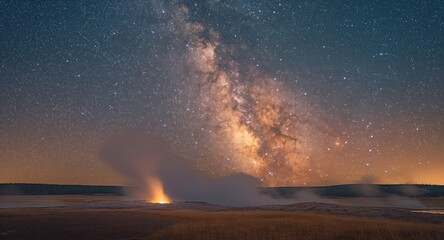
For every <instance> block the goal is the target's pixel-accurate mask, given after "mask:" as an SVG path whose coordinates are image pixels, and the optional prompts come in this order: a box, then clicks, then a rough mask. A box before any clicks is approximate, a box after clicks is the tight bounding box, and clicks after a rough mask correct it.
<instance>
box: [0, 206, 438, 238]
mask: <svg viewBox="0 0 444 240" xmlns="http://www.w3.org/2000/svg"><path fill="white" fill-rule="evenodd" d="M0 239H17V240H20V239H178V240H180V239H183V240H188V239H215V240H217V239H221V240H222V239H241V240H249V239H255V240H257V239H301V240H309V239H310V240H323V239H326V240H327V239H328V240H334V239H341V240H343V239H360V240H363V239H381V240H383V239H384V240H405V239H418V240H427V239H430V240H441V239H444V225H442V224H420V223H412V222H404V221H395V220H381V219H367V218H357V217H345V216H330V215H318V214H310V213H285V212H271V211H229V212H227V211H222V212H206V211H152V210H149V211H147V210H76V211H74V210H54V211H43V210H39V211H3V212H0Z"/></svg>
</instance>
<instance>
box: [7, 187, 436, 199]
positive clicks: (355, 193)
mask: <svg viewBox="0 0 444 240" xmlns="http://www.w3.org/2000/svg"><path fill="white" fill-rule="evenodd" d="M126 188H128V187H122V186H93V185H59V184H17V183H13V184H0V196H1V195H117V196H121V195H124V194H125V189H126ZM260 192H261V193H263V194H266V195H270V196H272V197H275V198H292V197H294V196H297V194H298V193H301V192H310V193H312V194H315V195H317V196H320V197H388V196H393V195H396V196H404V197H444V186H442V185H424V184H348V185H333V186H320V187H267V188H260Z"/></svg>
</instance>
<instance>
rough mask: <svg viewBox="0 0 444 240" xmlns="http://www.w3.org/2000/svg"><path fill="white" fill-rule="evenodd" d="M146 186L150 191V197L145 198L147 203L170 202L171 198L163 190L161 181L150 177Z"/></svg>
mask: <svg viewBox="0 0 444 240" xmlns="http://www.w3.org/2000/svg"><path fill="white" fill-rule="evenodd" d="M148 187H149V191H150V199H148V200H147V202H149V203H157V204H170V203H171V202H172V201H171V199H170V198H169V197H168V196H167V195H166V194H165V192H164V191H163V185H162V182H161V181H160V180H159V179H157V178H154V177H153V178H150V179H149V180H148Z"/></svg>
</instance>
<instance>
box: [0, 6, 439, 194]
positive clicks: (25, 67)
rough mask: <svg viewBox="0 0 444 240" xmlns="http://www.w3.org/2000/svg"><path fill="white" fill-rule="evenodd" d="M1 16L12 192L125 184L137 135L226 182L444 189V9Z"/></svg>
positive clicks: (3, 147) (22, 10)
mask: <svg viewBox="0 0 444 240" xmlns="http://www.w3.org/2000/svg"><path fill="white" fill-rule="evenodd" d="M0 5H1V9H2V10H1V11H2V15H1V22H0V30H1V33H2V34H1V36H2V37H1V38H0V47H1V50H2V51H0V56H1V58H0V77H1V80H0V104H1V108H0V182H56V183H94V184H122V183H124V179H121V178H120V177H119V176H118V175H117V174H116V173H115V172H114V171H113V170H111V169H109V168H108V167H106V166H105V165H104V164H103V163H102V161H101V160H100V157H99V155H98V149H99V148H100V145H101V144H102V143H103V142H104V141H105V140H106V139H108V138H109V136H111V135H112V134H113V133H115V132H120V131H126V130H128V131H138V132H147V133H150V134H153V135H156V136H159V137H161V138H162V139H164V140H165V141H166V142H168V143H169V144H170V145H171V146H172V150H173V151H174V155H175V156H176V157H177V158H178V159H181V161H185V162H187V163H189V164H191V165H192V166H193V167H195V168H197V169H199V170H200V171H201V172H202V173H203V174H206V175H209V176H212V177H221V176H226V175H228V174H232V173H239V172H241V173H246V174H249V175H252V176H254V177H257V178H258V179H259V180H260V181H262V182H263V184H264V185H267V186H281V185H318V184H336V183H349V182H359V181H364V182H369V181H376V182H386V183H406V182H419V183H444V179H443V177H442V175H441V172H442V169H444V160H443V159H444V125H443V123H444V120H443V119H444V79H443V76H444V37H443V36H444V4H442V3H441V2H439V1H425V2H424V1H413V2H390V1H372V2H356V3H353V2H350V3H341V4H338V3H335V2H330V1H253V0H250V1H249V0H246V1H240V0H233V1H212V0H209V1H179V0H178V1H130V2H109V1H94V2H89V1H73V2H61V1H45V2H36V1H0Z"/></svg>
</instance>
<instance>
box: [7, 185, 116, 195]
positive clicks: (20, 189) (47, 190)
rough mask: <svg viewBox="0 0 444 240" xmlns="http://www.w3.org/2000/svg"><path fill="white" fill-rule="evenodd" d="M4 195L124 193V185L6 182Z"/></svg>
mask: <svg viewBox="0 0 444 240" xmlns="http://www.w3.org/2000/svg"><path fill="white" fill-rule="evenodd" d="M2 195H3V196H4V195H124V187H121V186H95V185H63V184H33V183H25V184H23V183H4V184H0V196H2Z"/></svg>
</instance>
